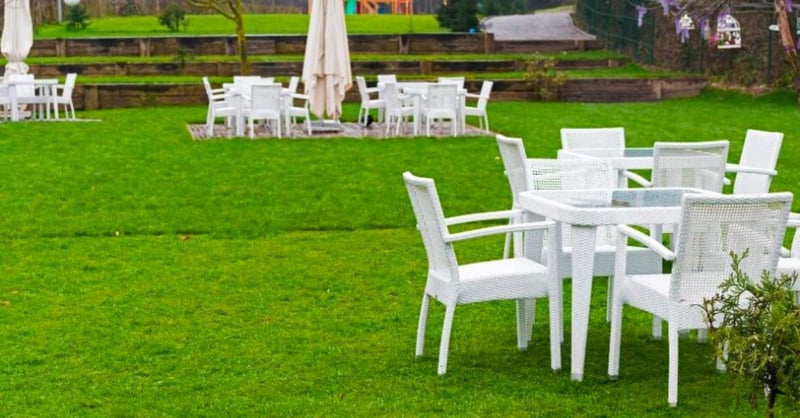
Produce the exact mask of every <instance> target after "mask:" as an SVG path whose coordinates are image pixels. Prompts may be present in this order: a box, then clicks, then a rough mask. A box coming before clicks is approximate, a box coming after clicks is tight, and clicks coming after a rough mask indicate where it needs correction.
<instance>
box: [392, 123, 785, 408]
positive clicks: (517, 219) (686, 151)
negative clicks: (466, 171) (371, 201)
mask: <svg viewBox="0 0 800 418" xmlns="http://www.w3.org/2000/svg"><path fill="white" fill-rule="evenodd" d="M496 140H497V144H498V147H499V151H500V156H501V158H502V160H503V164H504V167H505V174H506V176H507V177H508V182H509V185H510V189H511V194H512V204H511V208H510V209H509V210H502V211H496V212H487V213H477V214H469V215H461V216H454V217H445V216H444V211H443V209H442V206H441V203H440V201H439V197H438V194H437V190H436V186H435V183H434V180H433V179H430V178H423V177H418V176H416V175H414V174H412V173H410V172H406V173H404V174H403V177H404V180H405V183H406V188H407V191H408V194H409V197H410V199H411V203H412V206H413V209H414V213H415V215H416V219H417V227H418V229H419V230H420V233H421V235H422V238H423V242H424V244H425V249H426V251H427V254H428V274H427V284H426V286H425V291H424V294H423V298H422V308H421V311H420V317H419V324H418V331H417V344H416V354H417V355H418V356H421V355H422V354H423V348H424V342H425V328H426V321H427V314H428V309H429V304H430V299H431V298H433V299H435V300H438V301H440V302H441V303H442V304H444V305H445V307H446V311H445V316H444V325H443V330H442V336H441V343H440V347H439V366H438V372H439V374H444V373H445V372H446V370H447V354H448V347H449V339H450V334H451V329H452V323H453V318H454V314H455V308H456V306H457V305H461V304H468V303H475V302H483V301H491V300H516V301H517V314H516V316H517V345H518V348H519V349H520V350H525V349H527V346H528V342H529V341H530V340H531V332H532V326H533V322H534V315H533V313H534V306H535V300H536V299H537V298H547V299H548V300H549V304H548V306H549V316H550V321H549V335H550V354H551V355H550V358H551V368H552V369H553V370H559V369H560V368H561V343H562V342H563V341H564V335H565V333H564V326H563V322H564V321H563V315H564V312H563V302H562V298H563V296H562V295H563V286H562V284H563V279H566V278H571V279H572V295H571V305H570V306H571V322H570V324H571V330H570V338H571V353H570V359H571V361H570V366H571V376H572V379H573V380H576V381H581V380H583V377H584V360H585V357H586V345H587V335H588V331H589V327H590V323H589V311H590V306H591V304H592V301H591V294H592V282H593V277H595V276H607V277H608V278H609V285H608V300H607V301H606V304H607V315H606V320H607V321H608V322H610V323H611V331H610V344H609V355H608V376H609V377H610V378H611V379H612V380H613V379H617V377H618V376H619V368H620V361H619V357H620V340H621V336H622V332H621V329H622V311H623V307H624V306H630V307H634V308H636V309H638V310H642V311H644V312H647V313H649V314H651V315H652V317H653V321H652V335H653V337H654V338H656V339H658V338H660V337H661V334H662V323H663V322H664V321H666V322H667V324H668V328H667V334H668V345H669V359H668V394H667V401H668V403H669V405H671V406H675V405H677V402H678V358H679V356H678V340H679V335H681V334H683V333H685V332H687V331H689V330H697V338H698V340H700V341H703V340H704V339H705V338H706V332H707V329H708V327H709V324H708V323H706V318H705V317H704V316H703V311H702V309H701V305H702V303H703V301H704V300H705V299H708V298H711V297H713V296H714V295H715V294H716V293H718V292H719V291H720V290H719V285H720V283H722V281H724V280H725V279H727V278H728V277H729V276H730V274H731V272H732V266H731V253H735V254H743V253H745V252H747V254H748V256H747V257H746V258H745V259H744V260H743V261H742V262H741V264H740V265H739V268H740V269H741V271H743V272H744V273H746V274H748V276H749V277H751V278H760V277H762V272H763V271H767V272H769V273H770V274H771V275H776V274H777V275H780V274H791V273H796V272H800V237H798V235H800V234H795V235H794V240H793V243H792V248H791V249H786V248H783V247H782V244H783V241H784V235H785V231H786V230H787V228H797V227H798V226H799V225H800V214H793V213H791V204H792V198H793V196H792V194H791V193H788V192H783V193H770V184H771V180H772V178H773V177H774V176H776V175H777V171H776V170H775V167H776V164H777V160H778V156H779V153H780V148H781V143H782V140H783V134H782V133H778V132H767V131H758V130H748V131H747V133H746V136H745V140H744V144H743V148H742V154H741V158H740V160H739V162H738V163H728V149H729V141H727V140H720V141H702V142H656V143H654V145H653V147H652V148H636V149H632V148H626V146H625V133H624V129H623V128H596V129H562V130H561V146H562V148H561V150H560V151H559V153H558V156H557V157H558V158H555V159H546V158H528V157H527V155H526V152H525V147H524V144H523V140H522V139H521V138H509V137H505V136H502V135H498V136H497V138H496ZM634 169H635V170H637V172H633V171H631V170H634ZM642 170H650V171H651V173H650V177H649V179H648V178H645V176H644V175H643V174H642ZM726 175H729V176H730V177H731V178H733V181H730V180H729V178H728V177H726ZM726 186H728V187H726ZM727 191H730V192H729V193H723V192H727ZM492 220H494V221H502V222H503V223H504V224H502V225H495V226H490V227H485V226H484V227H479V228H473V229H467V230H465V229H464V227H459V229H458V231H459V232H455V233H453V232H450V228H451V227H452V226H453V225H459V224H468V223H471V222H485V221H492ZM496 234H501V235H505V236H506V244H505V248H504V249H503V257H502V258H500V259H494V260H490V261H483V262H477V263H471V264H459V263H458V261H457V258H456V252H455V249H454V244H455V243H456V242H461V241H464V240H469V239H474V238H478V237H484V236H488V235H496ZM667 237H668V238H669V239H666V238H667ZM663 260H667V261H670V262H671V269H669V271H666V270H665V269H664V267H663ZM793 290H794V291H796V292H800V288H797V289H793ZM717 367H718V368H723V367H724V364H723V362H721V361H719V360H718V362H717Z"/></svg>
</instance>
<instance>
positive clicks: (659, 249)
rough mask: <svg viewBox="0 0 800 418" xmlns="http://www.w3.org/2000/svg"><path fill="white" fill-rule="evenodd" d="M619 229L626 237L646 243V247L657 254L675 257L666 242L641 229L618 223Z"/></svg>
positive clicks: (662, 256) (663, 256)
mask: <svg viewBox="0 0 800 418" xmlns="http://www.w3.org/2000/svg"><path fill="white" fill-rule="evenodd" d="M617 231H618V232H619V233H620V234H622V235H625V236H626V237H629V238H632V239H633V240H635V241H637V242H639V243H640V244H642V245H644V246H645V247H647V248H649V249H651V250H653V252H655V253H656V254H658V255H659V256H661V258H663V259H665V260H668V261H672V260H674V259H675V253H674V252H672V250H670V249H669V248H667V247H665V246H664V244H662V243H660V242H658V241H656V240H654V239H653V238H651V237H649V236H647V235H645V234H644V233H642V232H641V231H638V230H636V229H633V228H631V227H629V226H627V225H618V226H617Z"/></svg>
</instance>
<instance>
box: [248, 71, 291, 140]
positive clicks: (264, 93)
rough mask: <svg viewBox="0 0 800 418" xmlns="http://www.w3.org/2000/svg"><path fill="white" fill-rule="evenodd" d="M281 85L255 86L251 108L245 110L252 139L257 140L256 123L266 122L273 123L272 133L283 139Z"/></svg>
mask: <svg viewBox="0 0 800 418" xmlns="http://www.w3.org/2000/svg"><path fill="white" fill-rule="evenodd" d="M281 105H282V100H281V85H280V84H253V86H252V89H251V95H250V106H249V108H248V109H246V110H245V112H244V114H245V116H246V117H247V125H248V129H249V131H250V138H255V129H254V128H255V126H254V121H256V120H266V121H267V122H272V123H271V128H270V130H271V132H272V133H273V134H275V135H276V136H277V137H278V138H280V137H281V124H282V122H281Z"/></svg>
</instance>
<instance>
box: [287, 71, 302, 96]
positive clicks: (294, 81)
mask: <svg viewBox="0 0 800 418" xmlns="http://www.w3.org/2000/svg"><path fill="white" fill-rule="evenodd" d="M299 85H300V77H298V76H296V75H293V76H292V77H290V78H289V85H288V87H287V90H288V91H289V94H295V93H297V87H298V86H299Z"/></svg>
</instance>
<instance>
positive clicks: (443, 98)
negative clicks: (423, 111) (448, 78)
mask: <svg viewBox="0 0 800 418" xmlns="http://www.w3.org/2000/svg"><path fill="white" fill-rule="evenodd" d="M457 95H458V88H457V86H456V85H455V84H439V83H436V84H429V85H428V96H427V99H426V102H425V106H426V107H427V108H428V110H431V109H437V110H438V109H442V110H453V111H455V109H456V105H457V104H458V99H457Z"/></svg>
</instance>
